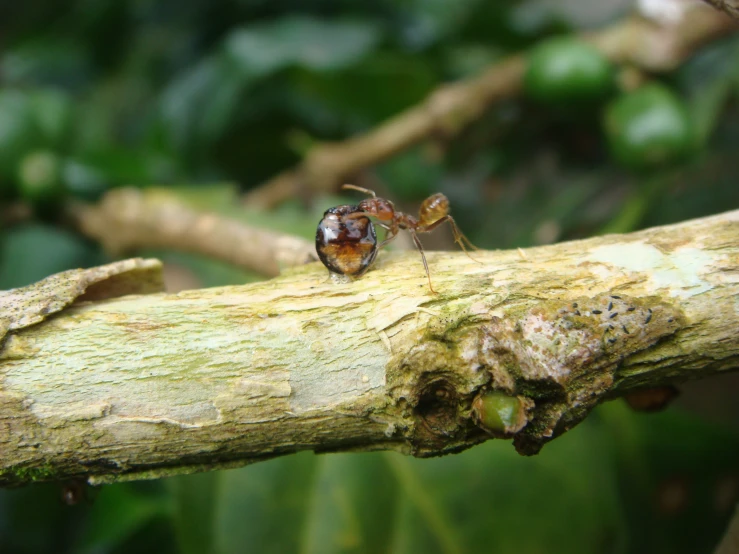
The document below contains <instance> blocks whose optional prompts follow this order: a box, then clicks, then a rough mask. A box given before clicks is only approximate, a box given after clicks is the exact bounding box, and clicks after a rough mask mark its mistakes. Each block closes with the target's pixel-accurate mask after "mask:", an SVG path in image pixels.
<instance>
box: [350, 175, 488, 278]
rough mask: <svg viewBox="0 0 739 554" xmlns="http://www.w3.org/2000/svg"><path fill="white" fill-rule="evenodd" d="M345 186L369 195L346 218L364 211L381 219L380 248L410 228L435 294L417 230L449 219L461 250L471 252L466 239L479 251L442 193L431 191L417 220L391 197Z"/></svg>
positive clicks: (426, 228) (470, 245) (379, 220)
mask: <svg viewBox="0 0 739 554" xmlns="http://www.w3.org/2000/svg"><path fill="white" fill-rule="evenodd" d="M343 188H344V189H350V190H357V191H359V192H363V193H365V194H367V195H369V196H370V198H366V199H364V200H362V201H361V202H360V203H359V204H358V206H357V208H358V213H352V214H347V215H346V216H345V217H346V218H355V217H361V215H362V214H365V215H369V216H371V217H374V218H376V219H377V220H378V225H380V226H381V227H383V228H384V229H385V230H386V231H387V234H386V235H385V240H383V241H382V242H381V243H380V245H379V247H378V248H382V247H383V246H385V245H386V244H388V243H389V242H390V241H392V240H393V239H394V238H395V237H396V236H397V235H398V232H399V231H400V230H401V229H402V230H405V231H408V232H409V233H410V234H411V237H412V238H413V242H414V244H415V245H416V248H418V251H419V252H420V253H421V260H422V261H423V267H424V269H425V270H426V277H427V278H428V281H429V288H430V289H431V292H434V293H435V292H436V291H435V290H434V287H433V285H432V284H431V273H430V272H429V266H428V263H427V262H426V255H425V254H424V253H423V245H422V244H421V241H420V240H419V239H418V233H428V232H430V231H433V230H434V229H436V228H437V227H438V226H439V225H441V224H442V223H446V222H449V224H450V225H451V227H452V233H453V234H454V240H455V242H456V243H457V244H459V245H460V246H461V247H462V250H464V251H465V253H467V255H468V256H469V253H468V252H467V249H466V248H465V246H464V242H465V241H466V242H467V245H468V246H469V247H470V248H472V249H475V250H476V247H475V246H474V245H473V244H472V243H471V242H470V241H469V239H467V237H465V236H464V235H463V234H462V232H461V231H460V230H459V228H458V227H457V224H456V222H455V221H454V218H452V216H450V215H449V199H448V198H447V197H446V196H444V195H443V194H442V193H440V192H437V193H436V194H432V195H431V196H429V197H428V198H427V199H426V200H424V201H423V202H422V203H421V207H420V208H419V210H418V219H416V218H415V217H413V216H412V215H409V214H405V213H403V212H400V211H397V210H396V209H395V206H394V205H393V203H392V202H390V200H387V199H385V198H379V197H378V196H377V195H376V194H375V193H374V192H373V191H371V190H368V189H365V188H362V187H357V186H354V185H344V187H343ZM470 258H472V256H470ZM473 259H474V258H473Z"/></svg>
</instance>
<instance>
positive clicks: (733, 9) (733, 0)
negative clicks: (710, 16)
mask: <svg viewBox="0 0 739 554" xmlns="http://www.w3.org/2000/svg"><path fill="white" fill-rule="evenodd" d="M703 1H704V2H706V3H707V4H711V6H713V7H714V8H716V9H717V10H721V11H722V12H725V13H728V14H729V15H730V16H731V17H733V18H734V19H739V1H737V0H703Z"/></svg>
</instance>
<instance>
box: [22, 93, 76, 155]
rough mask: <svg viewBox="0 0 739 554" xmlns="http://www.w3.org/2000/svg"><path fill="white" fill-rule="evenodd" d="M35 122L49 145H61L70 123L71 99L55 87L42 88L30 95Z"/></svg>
mask: <svg viewBox="0 0 739 554" xmlns="http://www.w3.org/2000/svg"><path fill="white" fill-rule="evenodd" d="M30 101H31V109H32V111H33V115H34V117H35V119H36V124H37V125H38V127H39V129H41V132H42V133H43V136H44V139H45V140H46V141H47V143H48V144H49V146H52V147H57V148H58V147H63V146H65V145H64V139H65V138H67V134H68V132H69V130H70V126H71V123H72V111H73V107H72V100H71V99H70V98H69V96H68V95H67V94H66V93H64V92H62V91H60V90H57V89H42V90H38V91H35V92H34V93H32V94H31V95H30Z"/></svg>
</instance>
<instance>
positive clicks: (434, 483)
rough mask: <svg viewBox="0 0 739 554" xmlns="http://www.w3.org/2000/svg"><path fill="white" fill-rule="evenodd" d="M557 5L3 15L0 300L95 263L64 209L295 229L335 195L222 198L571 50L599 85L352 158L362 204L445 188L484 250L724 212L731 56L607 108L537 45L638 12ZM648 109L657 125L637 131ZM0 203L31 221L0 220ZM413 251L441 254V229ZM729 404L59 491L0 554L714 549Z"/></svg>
mask: <svg viewBox="0 0 739 554" xmlns="http://www.w3.org/2000/svg"><path fill="white" fill-rule="evenodd" d="M554 4H555V3H547V2H542V1H527V2H491V1H482V0H456V1H445V0H381V1H377V2H350V1H348V0H303V1H300V0H292V1H291V0H226V1H210V0H182V1H178V2H174V1H172V0H167V1H154V0H56V1H54V0H30V1H28V2H25V3H20V2H18V3H14V4H10V3H9V2H3V3H2V5H0V48H2V50H0V203H2V208H3V211H2V212H0V213H1V214H2V217H3V218H4V219H3V220H2V221H0V223H1V224H2V228H1V229H0V288H10V287H15V286H21V285H24V284H28V283H30V282H33V281H35V280H38V279H40V278H43V277H45V276H46V275H49V274H51V273H54V272H57V271H61V270H64V269H68V268H73V267H80V266H89V265H94V264H98V263H103V262H105V261H108V260H110V259H111V258H110V257H109V256H108V255H107V254H105V253H104V252H102V250H101V249H100V248H99V246H98V245H96V244H94V243H92V242H90V241H89V240H88V239H86V238H84V237H82V236H80V235H79V234H77V233H76V232H75V231H74V229H73V228H71V227H70V226H69V225H68V224H67V221H66V220H65V218H64V217H63V212H64V207H65V206H66V205H68V202H69V201H71V200H77V201H79V200H86V201H94V200H95V199H97V198H99V196H100V195H101V194H102V193H103V192H104V191H106V190H108V189H110V188H112V187H116V186H121V185H135V186H140V187H148V186H152V185H155V186H165V187H170V189H171V191H172V192H173V193H174V194H177V195H180V196H181V197H183V198H186V199H187V200H188V201H190V202H193V203H195V204H196V205H199V206H201V207H203V208H208V209H215V210H217V211H220V212H222V213H224V214H227V215H229V216H230V217H238V218H242V219H244V220H246V221H250V222H252V223H256V224H258V225H263V226H268V227H271V228H276V229H281V230H283V231H287V232H291V233H296V234H301V235H303V236H305V237H307V238H310V237H311V236H312V234H313V232H314V229H315V225H316V223H317V220H318V218H319V215H320V213H321V212H322V210H323V209H325V208H326V207H328V206H331V205H334V204H337V203H339V202H341V200H340V199H339V198H338V197H337V196H317V197H310V195H304V196H305V197H304V198H301V199H293V200H291V201H290V202H288V203H287V204H285V205H283V206H281V207H280V208H279V209H277V210H275V211H273V212H269V213H266V212H264V213H263V212H260V213H255V212H253V211H252V212H249V211H244V210H241V209H240V208H238V207H236V203H235V202H233V200H232V194H233V193H234V192H240V191H246V190H248V189H250V188H253V187H254V186H256V185H258V184H259V183H261V182H263V181H264V180H266V179H268V178H269V177H270V176H273V175H274V174H276V173H277V172H279V171H281V170H284V169H286V168H288V167H291V166H292V165H294V164H296V163H298V162H299V161H300V159H301V158H302V156H304V155H305V153H306V152H307V151H308V149H310V148H311V147H312V146H313V145H314V144H316V143H317V142H319V141H324V140H340V139H342V138H345V137H347V136H351V135H354V134H357V133H360V132H363V131H366V130H368V129H371V128H372V127H374V126H375V125H377V124H378V123H380V122H381V121H383V120H384V119H386V118H388V117H390V116H392V115H394V114H396V113H398V112H399V111H402V110H403V109H404V108H407V107H410V106H412V105H413V104H415V103H417V102H419V101H421V100H422V99H423V98H425V97H426V96H427V95H428V94H429V93H430V92H431V91H433V90H434V89H435V88H436V87H438V86H439V85H441V84H443V83H445V82H451V81H455V80H459V79H462V78H465V77H467V76H472V75H475V74H477V73H478V72H479V71H480V70H481V69H483V68H485V67H486V66H487V65H488V64H491V63H493V62H495V61H496V60H498V59H501V58H502V57H504V56H505V55H506V54H508V53H512V52H518V51H521V50H524V49H529V48H536V49H537V50H536V51H537V52H539V56H542V57H543V58H544V61H543V62H541V63H544V64H546V63H548V62H547V59H548V58H554V59H557V58H558V57H560V56H573V57H572V58H571V59H570V58H568V59H570V61H571V66H572V67H575V68H576V70H577V71H579V69H577V67H578V66H577V63H578V62H577V60H580V59H585V60H588V63H589V64H591V66H592V67H595V68H596V70H597V71H596V73H597V75H601V76H602V77H603V79H608V82H605V81H598V80H593V79H599V78H600V77H597V75H596V77H593V75H595V74H591V75H589V74H583V73H582V72H580V73H577V71H576V72H575V73H574V74H573V75H575V77H572V78H571V79H570V80H566V81H565V82H558V83H555V84H554V85H551V86H553V87H554V88H552V89H547V86H550V85H547V84H546V82H543V81H542V79H543V77H542V75H544V74H543V73H542V74H537V75H535V76H534V77H532V78H530V79H529V80H528V81H527V82H529V84H531V83H534V84H533V85H531V86H535V87H536V89H535V90H532V89H529V91H528V92H529V94H526V95H524V96H522V97H521V98H518V99H515V100H510V101H506V102H504V103H502V104H500V105H498V106H496V107H495V109H493V110H491V111H490V112H489V113H488V114H486V115H485V116H484V117H482V118H480V120H479V121H477V122H476V123H475V124H474V125H472V126H471V127H470V128H468V129H466V130H465V131H464V132H463V133H462V134H461V135H460V136H458V137H455V138H454V139H453V140H448V139H447V138H446V137H443V136H435V137H432V138H431V140H430V141H429V142H428V143H426V144H423V145H421V146H419V147H416V148H413V149H411V150H409V151H406V152H402V153H400V154H398V155H397V156H395V157H393V158H392V159H390V160H388V161H386V162H384V163H382V164H380V165H379V166H377V167H375V168H372V174H373V178H374V179H376V182H377V183H378V187H380V188H381V192H382V193H383V194H385V195H387V196H390V197H391V198H392V199H393V200H395V201H396V202H397V203H398V204H399V205H400V206H402V207H403V208H407V209H408V210H410V211H412V210H414V209H415V207H416V206H417V205H418V203H419V201H420V200H422V199H423V198H424V197H425V196H427V195H428V194H430V193H432V192H436V191H442V192H444V193H445V194H447V195H448V196H449V197H450V199H451V201H452V206H453V213H454V215H455V217H456V218H457V220H458V222H459V223H460V225H461V226H462V228H463V230H464V231H465V233H467V234H468V236H469V237H470V238H471V239H472V241H473V242H474V243H476V244H477V245H479V246H482V247H487V248H511V247H517V246H528V245H533V244H541V243H546V242H551V241H557V240H566V239H571V238H578V237H586V236H592V235H595V234H599V233H603V232H626V231H631V230H635V229H638V228H642V227H646V226H651V225H656V224H664V223H670V222H677V221H681V220H685V219H688V218H691V217H698V216H704V215H709V214H714V213H719V212H721V211H724V210H727V209H732V208H736V207H737V206H739V185H738V182H739V156H737V155H736V153H737V151H738V150H737V148H738V147H739V110H738V109H737V98H738V97H739V95H737V93H738V92H739V40H738V39H737V38H736V37H729V38H725V39H721V40H718V41H715V42H713V43H712V44H710V45H709V46H707V47H705V48H704V49H702V50H701V51H700V52H698V53H697V55H696V56H694V57H692V58H691V59H690V60H689V61H688V62H687V63H685V64H684V65H683V66H682V67H681V68H679V69H678V70H676V71H674V72H672V73H670V74H665V75H644V78H645V79H646V80H648V81H651V83H650V85H649V86H650V87H657V89H658V90H659V92H657V93H649V94H646V95H645V94H642V93H640V94H642V98H641V100H639V99H637V100H636V101H635V100H633V99H629V100H627V99H626V97H625V96H623V93H622V92H619V90H618V87H617V86H616V82H617V79H616V77H617V75H618V72H619V68H613V67H610V68H609V67H608V66H602V65H601V64H600V62H598V60H597V59H594V58H593V56H592V55H590V54H587V53H585V54H583V53H582V52H580V51H578V50H577V47H575V50H574V51H572V50H571V45H568V46H566V48H564V49H562V48H561V47H559V49H558V48H553V47H551V46H546V48H544V47H543V46H542V45H545V44H547V45H548V44H551V43H547V42H546V41H547V39H549V38H550V37H553V36H560V35H569V34H571V33H573V32H576V31H578V30H580V29H583V28H588V27H600V26H603V25H606V24H609V23H612V22H614V21H616V20H617V19H618V18H620V17H622V16H624V14H625V13H626V11H628V9H629V8H630V6H620V7H619V6H615V7H614V4H613V3H608V2H601V3H600V4H609V6H593V5H592V4H596V3H593V2H590V1H588V0H581V1H580V2H570V3H567V6H566V7H563V8H557V9H554V8H551V7H548V6H551V5H554ZM542 51H543V52H544V54H541V52H542ZM568 52H569V53H568ZM559 59H561V58H559ZM537 63H539V62H537ZM537 67H539V66H537ZM541 71H544V69H541ZM568 79H569V78H568ZM542 87H543V89H542ZM542 91H543V92H542ZM637 92H638V91H637ZM583 95H585V96H587V98H585V97H584V96H583ZM647 96H648V97H649V98H646V99H645V97H647ZM653 109H654V110H657V111H658V112H659V113H660V114H661V115H660V117H661V118H662V120H663V121H666V123H665V126H664V128H667V129H677V131H675V132H674V133H673V134H672V135H670V134H669V133H668V134H667V135H664V134H663V135H661V136H659V137H657V138H656V139H655V140H654V141H652V142H651V143H649V144H647V145H646V146H645V145H640V144H635V143H633V142H629V140H630V139H629V138H628V137H629V136H630V135H629V134H628V133H630V132H631V131H633V129H634V128H635V126H637V127H638V125H639V124H640V123H639V121H640V120H639V117H641V116H643V114H644V113H652V112H651V111H649V110H653ZM672 117H677V118H679V121H678V123H679V124H678V125H675V124H673V120H672V119H670V118H672ZM665 118H666V119H665ZM683 124H684V125H683ZM681 125H682V126H681ZM681 129H684V130H685V131H684V132H685V133H689V134H687V135H685V136H683V135H682V134H681V133H683V131H682V130H681ZM637 130H638V129H637ZM614 133H615V134H614ZM619 133H620V134H619ZM637 134H638V133H637ZM625 141H626V142H625ZM655 148H656V149H657V150H656V154H655ZM664 148H668V149H669V148H674V152H675V155H673V156H666V157H665V156H663V153H664ZM649 149H651V150H649ZM669 152H672V151H669ZM669 152H668V153H669ZM677 153H679V155H677ZM655 159H656V160H657V162H655V163H652V161H653V160H655ZM644 160H647V161H648V162H649V163H645V162H644ZM18 202H25V203H26V204H27V205H30V206H31V209H32V212H33V215H32V217H31V218H25V219H23V220H22V221H17V220H14V219H12V218H8V217H6V216H7V214H8V213H15V212H14V211H13V209H14V208H13V209H11V208H10V207H12V206H17V205H18V204H17V203H18ZM424 239H426V237H424ZM428 240H429V242H428V244H430V245H431V246H437V247H443V246H451V240H450V237H446V236H445V234H444V232H443V231H437V232H436V233H434V236H432V237H429V238H428ZM434 241H436V242H434ZM140 254H146V255H158V256H161V257H162V258H163V259H165V260H166V261H167V262H168V263H170V264H171V267H173V268H175V269H177V270H178V274H179V275H180V277H181V278H182V276H183V275H184V278H185V279H186V280H187V282H189V283H191V284H192V285H193V286H212V285H219V284H225V283H239V282H245V281H248V280H253V279H256V278H257V276H255V275H249V274H246V273H245V272H243V271H240V270H236V269H234V268H230V267H228V266H225V265H224V264H222V263H216V262H213V261H210V260H206V259H203V258H199V257H195V256H185V255H182V254H177V253H173V252H142V253H140ZM419 271H420V264H419ZM737 390H738V387H737V381H736V379H733V380H731V379H724V380H723V381H720V382H719V384H718V385H716V386H711V385H710V384H708V385H707V386H704V387H702V388H697V389H693V391H692V392H690V393H689V394H687V395H686V397H687V398H686V400H685V401H684V402H683V403H682V406H681V407H677V408H671V409H669V410H668V411H667V412H665V413H663V414H659V415H649V416H647V415H636V414H634V413H632V412H630V411H629V410H628V409H627V408H626V407H625V405H622V404H621V403H620V402H612V403H609V404H607V405H605V406H603V407H601V408H600V409H598V410H597V411H596V413H594V414H593V415H592V416H591V417H589V418H588V419H587V421H585V422H584V423H583V424H582V425H580V426H579V427H577V428H576V429H575V430H573V431H572V432H570V433H568V434H567V435H565V436H563V437H561V438H559V439H557V440H556V441H554V442H553V443H552V444H551V445H548V446H547V447H545V449H544V450H543V451H542V453H541V454H540V455H539V456H536V457H533V458H523V457H520V456H518V455H517V454H515V452H514V450H513V448H512V446H511V445H510V444H509V443H507V442H504V441H492V442H489V443H486V444H484V445H481V446H478V447H476V448H474V449H472V450H470V451H468V452H465V453H463V454H460V455H456V456H448V457H445V458H440V459H432V460H414V459H411V458H405V457H402V456H399V455H397V454H392V453H375V454H351V455H349V454H346V455H344V454H342V455H321V456H315V455H313V454H310V453H304V454H300V455H296V456H291V457H286V458H281V459H278V460H274V461H270V462H265V463H261V464H257V465H254V466H251V467H245V468H243V469H238V470H231V471H224V472H213V473H208V474H201V475H195V476H186V477H179V478H174V479H169V480H166V481H161V482H144V483H132V484H120V485H114V486H108V487H105V488H103V489H102V490H100V491H92V492H91V493H90V494H89V497H90V498H89V499H88V500H87V501H85V502H82V503H81V504H80V505H77V506H74V507H67V506H64V505H63V504H62V503H61V502H60V491H61V487H60V486H58V485H37V486H31V487H27V488H23V489H19V490H12V491H0V552H2V553H3V554H5V553H10V554H16V553H17V554H31V553H34V554H35V553H68V552H69V553H71V552H75V553H77V552H79V553H108V552H110V553H123V552H142V553H145V552H157V553H170V552H171V553H175V552H183V553H214V554H216V553H217V554H228V553H240V552H254V553H269V552H275V553H278V552H280V553H282V552H288V553H289V552H301V553H333V552H347V553H349V552H352V553H354V552H356V553H360V552H361V553H375V552H378V553H381V552H390V553H398V554H399V553H415V552H430V553H434V552H440V553H457V552H459V553H462V552H469V553H477V552H495V553H507V552H511V553H513V552H516V553H524V554H526V553H540V552H541V553H545V552H546V553H555V554H556V553H571V552H584V553H590V552H592V553H627V552H628V553H632V552H634V553H683V552H684V553H691V554H693V553H696V552H710V551H711V549H712V548H713V547H714V546H715V544H716V543H717V542H718V540H719V537H720V535H721V533H722V531H723V530H724V528H725V526H726V523H727V521H728V518H729V517H730V514H731V512H732V510H733V508H734V505H735V503H736V499H737V494H739V492H738V491H739V431H738V429H739V425H738V424H737V416H738V415H739V414H737V408H736V401H732V400H731V399H732V398H736V394H737ZM732 395H733V397H732ZM707 405H708V406H709V407H710V408H711V409H710V410H706V409H702V408H705V406H707Z"/></svg>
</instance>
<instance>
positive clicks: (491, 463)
mask: <svg viewBox="0 0 739 554" xmlns="http://www.w3.org/2000/svg"><path fill="white" fill-rule="evenodd" d="M387 456H389V457H390V459H391V465H392V467H393V469H394V471H395V473H396V476H397V478H398V483H399V486H400V487H401V488H402V490H403V492H404V495H403V499H402V501H401V502H402V509H401V518H400V520H399V521H398V523H397V526H396V528H395V529H396V533H397V535H396V537H395V538H394V544H395V545H396V548H395V549H394V550H393V552H394V553H395V554H401V553H406V552H407V553H412V552H428V553H436V552H438V553H444V554H451V553H456V552H471V553H472V552H489V551H491V549H492V548H493V547H494V551H495V552H496V554H505V553H511V554H514V553H515V554H518V553H520V552H548V553H552V554H554V553H559V552H561V553H569V552H603V553H616V552H626V550H625V546H626V543H625V541H624V539H623V538H619V537H623V516H622V508H621V505H620V502H619V498H618V482H617V473H616V465H615V463H614V461H613V451H612V448H611V446H610V444H609V440H608V436H607V435H604V434H603V433H602V427H601V426H599V425H598V423H597V422H595V421H592V422H590V421H586V422H585V423H583V424H582V425H580V426H579V427H578V428H577V429H575V430H574V431H571V432H570V433H568V434H567V435H565V436H563V437H560V438H558V439H557V440H556V441H554V442H553V443H552V444H551V445H547V447H546V448H545V449H544V450H543V451H542V452H541V454H539V455H538V456H534V457H531V458H524V457H521V456H520V455H518V454H517V453H516V452H515V451H514V450H513V448H512V447H511V445H510V443H508V442H506V441H499V440H495V441H490V442H487V443H485V444H483V445H481V446H478V447H475V448H474V449H473V450H471V451H469V452H466V453H463V454H461V455H458V456H447V457H444V458H439V459H430V460H413V459H410V458H403V457H401V456H399V455H397V454H388V455H387ZM573 522H576V525H574V526H573ZM398 545H400V546H398Z"/></svg>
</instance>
